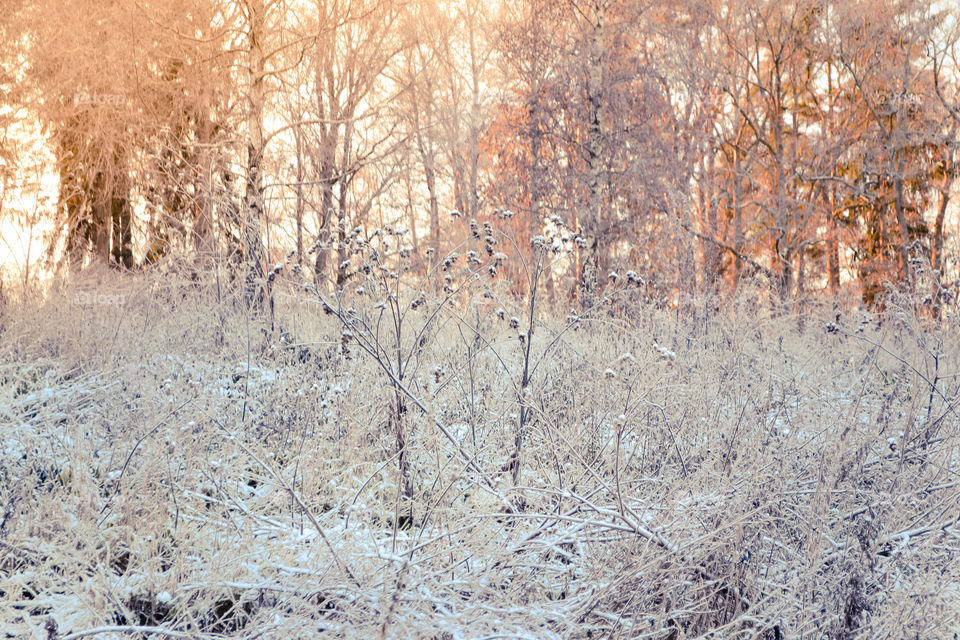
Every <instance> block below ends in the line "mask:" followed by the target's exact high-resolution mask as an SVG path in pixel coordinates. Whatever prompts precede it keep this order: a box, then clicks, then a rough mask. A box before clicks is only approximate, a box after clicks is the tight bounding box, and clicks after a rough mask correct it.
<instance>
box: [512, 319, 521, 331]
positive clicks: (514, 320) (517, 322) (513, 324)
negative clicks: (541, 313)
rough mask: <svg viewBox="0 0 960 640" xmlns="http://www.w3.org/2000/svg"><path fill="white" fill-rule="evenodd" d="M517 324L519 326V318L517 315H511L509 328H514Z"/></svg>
mask: <svg viewBox="0 0 960 640" xmlns="http://www.w3.org/2000/svg"><path fill="white" fill-rule="evenodd" d="M519 326H520V318H518V317H517V316H513V317H511V318H510V328H511V329H516V328H517V327H519Z"/></svg>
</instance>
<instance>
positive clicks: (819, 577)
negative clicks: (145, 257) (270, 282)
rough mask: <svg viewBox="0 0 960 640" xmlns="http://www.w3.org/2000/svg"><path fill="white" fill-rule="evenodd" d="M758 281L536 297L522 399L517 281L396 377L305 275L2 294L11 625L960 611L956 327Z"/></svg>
mask: <svg viewBox="0 0 960 640" xmlns="http://www.w3.org/2000/svg"><path fill="white" fill-rule="evenodd" d="M171 282H172V283H173V284H170V283H171ZM78 286H86V287H88V289H85V290H89V291H97V292H99V293H100V294H103V295H101V296H99V297H97V296H88V297H87V298H83V297H80V298H78V297H77V295H76V291H77V289H76V287H78ZM95 287H96V288H95ZM108 287H109V288H108ZM220 290H221V292H223V291H225V290H226V289H225V286H224V285H221V289H220ZM110 296H112V297H110ZM481 300H482V299H481ZM746 300H747V297H746V296H745V297H743V298H742V299H741V300H739V301H732V302H729V303H727V304H726V305H725V307H724V308H723V309H722V310H721V311H719V312H716V313H714V314H712V317H710V318H707V317H706V314H705V312H704V310H703V309H701V310H700V314H699V318H698V319H697V320H696V321H692V320H688V319H684V318H678V317H677V314H676V313H675V312H672V311H669V310H657V309H656V308H654V307H652V306H649V305H647V304H646V303H642V302H638V301H633V302H630V303H629V304H626V305H624V304H622V301H621V303H620V307H621V311H618V312H616V313H614V310H615V309H614V308H613V306H612V305H611V306H610V307H609V308H607V307H604V308H603V309H601V310H600V311H599V312H597V313H594V314H593V315H587V316H585V317H583V318H581V319H579V320H578V321H576V322H574V323H573V324H572V325H568V324H566V321H565V320H564V319H563V316H564V314H551V313H544V314H543V315H542V316H540V315H538V317H537V322H536V331H535V333H534V335H533V346H532V349H531V366H532V365H533V364H536V363H537V362H540V364H539V366H537V367H536V369H534V372H533V375H532V376H531V382H530V385H529V387H528V390H527V392H525V393H524V392H522V391H521V389H520V379H521V375H522V370H521V369H522V364H523V349H522V344H521V343H520V341H519V339H518V335H517V334H518V330H515V329H511V328H510V327H509V324H508V320H509V317H510V316H518V317H521V318H522V317H523V316H524V314H523V311H524V309H523V307H522V305H521V306H518V305H512V306H511V305H509V304H508V303H507V301H506V300H505V299H501V300H494V301H493V303H491V304H479V303H470V304H469V305H467V306H463V305H464V303H460V306H457V307H453V308H446V307H443V308H441V310H440V311H439V312H438V313H437V314H436V315H432V314H433V312H434V311H435V310H436V309H437V306H436V304H434V303H429V304H426V305H424V307H423V308H421V309H418V310H416V311H411V312H409V314H408V316H407V326H408V327H409V332H408V333H403V332H402V335H401V341H400V349H399V353H400V354H401V355H403V356H404V357H405V356H409V363H410V365H409V367H408V368H407V369H406V370H405V373H404V378H403V385H404V386H403V388H404V390H405V391H403V392H401V391H400V390H399V388H398V386H397V385H396V384H395V383H394V382H392V381H391V379H390V377H389V375H388V374H387V373H386V370H385V369H384V368H383V367H382V366H381V365H382V364H383V363H379V364H378V362H377V361H376V360H374V359H373V358H371V357H370V356H369V355H368V354H366V353H365V352H364V351H363V350H362V349H361V348H359V347H360V345H359V344H358V343H357V336H353V338H352V339H348V340H344V338H343V326H342V324H341V323H340V321H339V320H338V318H337V316H336V315H335V314H334V315H327V314H324V313H323V312H322V311H321V308H320V305H319V304H318V302H317V301H316V300H315V299H311V298H309V297H308V296H304V295H300V294H295V293H293V289H290V288H286V287H280V288H278V289H277V308H276V318H277V322H278V324H279V326H282V327H283V329H284V330H285V331H284V333H283V334H281V333H280V331H279V330H278V331H276V332H273V333H270V332H264V331H263V329H262V324H263V323H262V322H258V321H251V320H248V319H246V318H245V316H244V315H243V314H240V313H238V312H236V311H235V310H234V309H235V307H234V306H233V304H232V302H231V300H230V299H229V297H228V296H226V295H225V294H223V293H221V295H219V296H218V295H217V293H216V287H215V286H213V285H212V284H210V285H204V286H203V287H201V288H196V287H191V286H188V285H187V284H186V283H185V282H182V281H180V280H178V279H175V278H168V279H166V280H165V281H164V280H160V279H159V278H153V279H151V278H149V277H146V276H139V277H136V278H133V277H131V278H127V279H125V280H124V281H122V282H120V283H117V282H113V281H110V280H105V281H104V282H103V283H101V284H100V285H98V286H95V285H93V284H88V285H72V286H71V287H70V288H67V289H66V290H65V291H64V292H61V293H51V294H50V295H49V296H48V298H47V299H46V301H45V302H43V303H42V304H39V305H38V306H30V305H27V306H25V307H22V306H20V305H18V304H13V303H11V304H10V305H8V309H7V314H6V317H5V319H4V321H3V322H4V325H3V329H2V333H0V344H2V356H0V362H2V363H3V364H2V365H0V425H2V451H0V453H2V458H0V506H2V510H3V513H2V524H0V567H2V571H0V628H2V629H3V631H4V632H5V634H6V635H5V636H4V637H7V638H46V637H58V638H60V639H61V640H62V639H65V638H79V637H85V635H84V634H86V633H87V632H91V633H90V636H96V637H100V638H111V637H119V634H121V633H126V634H127V635H126V637H137V636H136V634H137V633H140V634H141V635H142V634H144V633H146V632H147V631H152V632H154V633H159V632H162V633H164V634H166V635H167V636H170V637H189V638H200V637H207V636H228V637H235V638H251V639H252V638H276V639H278V640H279V639H289V638H313V637H319V636H320V635H321V633H327V634H329V635H330V636H331V637H348V638H451V639H453V638H504V637H510V638H512V637H516V638H618V639H625V638H660V639H679V638H769V639H773V638H801V637H803V638H820V637H827V638H837V639H840V638H908V637H909V638H944V637H952V635H953V634H955V633H958V632H960V623H958V622H957V621H958V620H960V561H958V560H960V524H957V518H958V515H960V484H958V483H960V479H958V476H957V474H958V471H960V448H958V447H960V417H958V394H957V389H958V377H957V374H958V370H960V339H958V335H960V332H958V331H957V330H956V319H952V320H950V323H951V326H950V327H946V326H945V327H944V328H943V329H942V330H933V329H930V328H924V326H923V323H922V322H921V321H918V320H916V319H915V318H914V317H913V316H912V315H911V314H909V313H906V312H899V313H898V312H896V311H891V312H888V313H887V314H885V315H884V316H883V317H882V318H879V317H878V318H866V317H863V318H862V317H861V315H859V314H848V315H846V316H844V317H842V318H840V321H839V322H837V321H836V320H834V324H833V325H831V326H830V327H827V322H828V320H830V319H832V318H831V315H832V314H828V313H827V312H826V311H818V310H809V309H808V310H807V311H805V312H804V314H803V316H802V318H800V317H798V316H797V315H795V314H790V313H779V314H772V313H770V312H769V311H766V310H765V309H764V308H763V307H758V306H756V305H750V304H748V303H747V302H745V301H746ZM349 302H350V304H353V305H355V306H356V313H357V314H359V315H360V316H362V317H365V318H375V317H377V313H378V310H377V309H376V308H375V307H374V304H375V303H376V300H370V299H369V298H362V297H355V299H351V300H350V301H349ZM431 305H432V306H431ZM501 305H503V306H504V307H505V308H506V309H505V310H506V313H505V317H506V318H507V319H506V320H503V321H501V320H500V319H499V318H498V317H497V314H496V313H495V309H496V307H497V306H501ZM624 306H626V307H627V308H628V309H629V313H624V312H623V311H622V307H624ZM364 314H367V315H364ZM801 319H802V323H801V322H800V320H801ZM861 320H863V321H862V322H861ZM801 324H802V327H803V328H801V327H800V325H801ZM371 326H372V325H371ZM424 327H426V331H425V332H423V333H422V334H421V333H419V330H420V329H421V328H424ZM523 328H524V327H523V325H521V327H520V329H521V330H522V329H523ZM371 335H374V336H377V339H378V340H379V341H380V343H381V344H382V345H383V346H384V347H385V348H386V353H388V354H395V353H398V351H397V349H396V347H397V345H396V340H395V335H394V334H392V333H391V332H390V331H387V330H381V331H380V332H379V333H376V332H373V333H371ZM362 337H363V336H360V338H362ZM344 345H346V346H344ZM541 356H544V357H543V358H542V360H541ZM407 391H408V392H409V394H410V395H411V396H413V397H415V398H416V399H417V400H418V401H420V402H422V403H423V405H424V406H425V407H426V408H427V409H428V411H429V413H427V414H424V413H423V412H422V411H421V410H420V409H419V408H418V407H417V406H416V402H415V401H414V400H413V399H412V398H411V397H410V396H408V395H406V392H407ZM398 398H399V399H400V400H401V404H402V408H401V409H398V408H397V407H398V404H397V402H398ZM521 404H522V405H523V406H525V407H526V409H527V412H528V413H527V415H528V416H529V417H528V419H527V422H526V424H525V425H524V433H523V434H522V435H523V438H522V447H521V456H520V464H521V466H520V473H519V476H518V482H517V483H516V484H514V483H513V481H512V478H511V473H509V472H507V470H506V467H507V464H508V462H509V457H510V455H511V451H512V450H513V449H514V447H515V443H516V441H517V438H516V433H515V431H516V429H517V427H518V416H519V414H520V409H521ZM398 425H399V426H398ZM440 427H443V430H445V431H446V432H447V434H448V435H449V436H450V437H448V435H445V434H444V431H443V430H441V428H440ZM398 430H399V431H398ZM398 432H399V433H402V436H403V440H404V442H405V449H404V455H405V465H406V468H407V470H408V477H407V479H406V481H402V479H401V478H400V476H399V469H400V467H401V465H398V460H399V458H400V452H399V451H398V449H397V433H398ZM407 487H409V489H410V491H411V492H412V497H411V496H409V495H407ZM51 619H52V620H53V621H54V622H55V623H56V629H55V630H54V629H53V627H52V626H49V627H47V626H46V625H48V624H49V621H50V620H51ZM134 627H142V628H146V629H140V630H139V631H137V630H136V629H134ZM48 634H49V636H48ZM130 634H133V635H132V636H131V635H130ZM86 637H89V636H86ZM151 637H160V636H151Z"/></svg>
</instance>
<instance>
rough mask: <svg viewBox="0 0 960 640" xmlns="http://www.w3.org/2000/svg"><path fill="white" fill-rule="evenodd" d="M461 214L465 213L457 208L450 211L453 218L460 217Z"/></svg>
mask: <svg viewBox="0 0 960 640" xmlns="http://www.w3.org/2000/svg"><path fill="white" fill-rule="evenodd" d="M461 215H463V214H461V213H460V212H459V211H457V210H456V209H454V210H453V211H451V212H450V216H451V217H453V218H459V217H460V216H461Z"/></svg>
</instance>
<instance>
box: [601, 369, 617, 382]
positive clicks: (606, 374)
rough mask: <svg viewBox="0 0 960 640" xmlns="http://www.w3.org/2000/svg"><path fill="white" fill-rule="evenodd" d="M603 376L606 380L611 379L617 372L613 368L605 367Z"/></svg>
mask: <svg viewBox="0 0 960 640" xmlns="http://www.w3.org/2000/svg"><path fill="white" fill-rule="evenodd" d="M603 377H604V378H606V379H607V380H613V379H614V378H616V377H617V372H616V371H614V370H613V369H607V370H606V371H604V372H603Z"/></svg>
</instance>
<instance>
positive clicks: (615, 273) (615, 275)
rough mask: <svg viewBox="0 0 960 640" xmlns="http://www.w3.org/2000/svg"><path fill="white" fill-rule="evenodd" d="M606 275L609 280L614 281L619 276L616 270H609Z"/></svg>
mask: <svg viewBox="0 0 960 640" xmlns="http://www.w3.org/2000/svg"><path fill="white" fill-rule="evenodd" d="M607 277H608V278H610V282H616V281H617V278H619V277H620V276H619V275H618V274H617V272H616V271H611V272H610V273H609V274H608V275H607Z"/></svg>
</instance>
